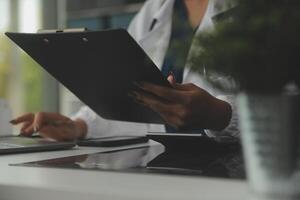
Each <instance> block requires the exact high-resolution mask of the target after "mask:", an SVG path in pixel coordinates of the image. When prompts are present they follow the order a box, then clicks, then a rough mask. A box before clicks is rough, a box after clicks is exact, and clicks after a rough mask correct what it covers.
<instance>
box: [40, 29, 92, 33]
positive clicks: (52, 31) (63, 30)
mask: <svg viewBox="0 0 300 200" xmlns="http://www.w3.org/2000/svg"><path fill="white" fill-rule="evenodd" d="M85 31H88V29H87V28H68V29H40V30H38V31H37V33H77V32H85Z"/></svg>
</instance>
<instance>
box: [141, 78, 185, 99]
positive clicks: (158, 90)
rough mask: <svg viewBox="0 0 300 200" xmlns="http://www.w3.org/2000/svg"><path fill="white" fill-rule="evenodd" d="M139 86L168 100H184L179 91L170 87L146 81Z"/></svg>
mask: <svg viewBox="0 0 300 200" xmlns="http://www.w3.org/2000/svg"><path fill="white" fill-rule="evenodd" d="M140 87H141V89H142V90H144V91H147V92H149V93H152V94H154V95H156V96H158V97H160V98H163V99H165V100H168V101H175V102H178V101H179V102H183V101H184V95H183V94H182V93H180V91H178V90H174V89H172V88H167V87H163V86H159V85H155V84H151V83H146V82H144V83H142V84H141V86H140Z"/></svg>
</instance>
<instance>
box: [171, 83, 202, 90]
mask: <svg viewBox="0 0 300 200" xmlns="http://www.w3.org/2000/svg"><path fill="white" fill-rule="evenodd" d="M172 86H173V88H174V89H176V90H180V91H193V90H196V89H197V88H198V87H197V86H196V85H194V84H193V83H186V84H179V83H176V84H174V85H172Z"/></svg>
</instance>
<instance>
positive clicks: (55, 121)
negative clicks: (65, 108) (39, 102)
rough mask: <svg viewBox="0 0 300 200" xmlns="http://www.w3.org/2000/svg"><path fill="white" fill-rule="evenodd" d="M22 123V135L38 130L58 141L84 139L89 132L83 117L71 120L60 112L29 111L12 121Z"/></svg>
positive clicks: (15, 123) (41, 133) (46, 136)
mask: <svg viewBox="0 0 300 200" xmlns="http://www.w3.org/2000/svg"><path fill="white" fill-rule="evenodd" d="M11 123H12V124H14V125H17V124H22V128H21V131H20V135H22V136H31V135H32V134H33V133H36V132H38V133H39V134H40V135H41V136H42V137H45V138H51V139H55V140H57V141H72V140H76V139H82V138H84V137H85V135H86V133H87V126H86V123H85V122H84V121H83V120H81V119H76V120H71V119H70V118H68V117H65V116H63V115H60V114H58V113H46V112H40V113H36V114H33V113H27V114H25V115H22V116H20V117H18V118H16V119H14V120H12V121H11Z"/></svg>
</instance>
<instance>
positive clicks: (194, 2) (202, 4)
mask: <svg viewBox="0 0 300 200" xmlns="http://www.w3.org/2000/svg"><path fill="white" fill-rule="evenodd" d="M183 1H184V4H185V6H186V9H187V12H188V17H189V23H190V25H191V26H192V27H193V28H194V29H195V28H197V27H198V26H199V25H200V23H201V21H202V20H203V18H204V15H205V13H206V10H207V7H208V1H209V0H183Z"/></svg>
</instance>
